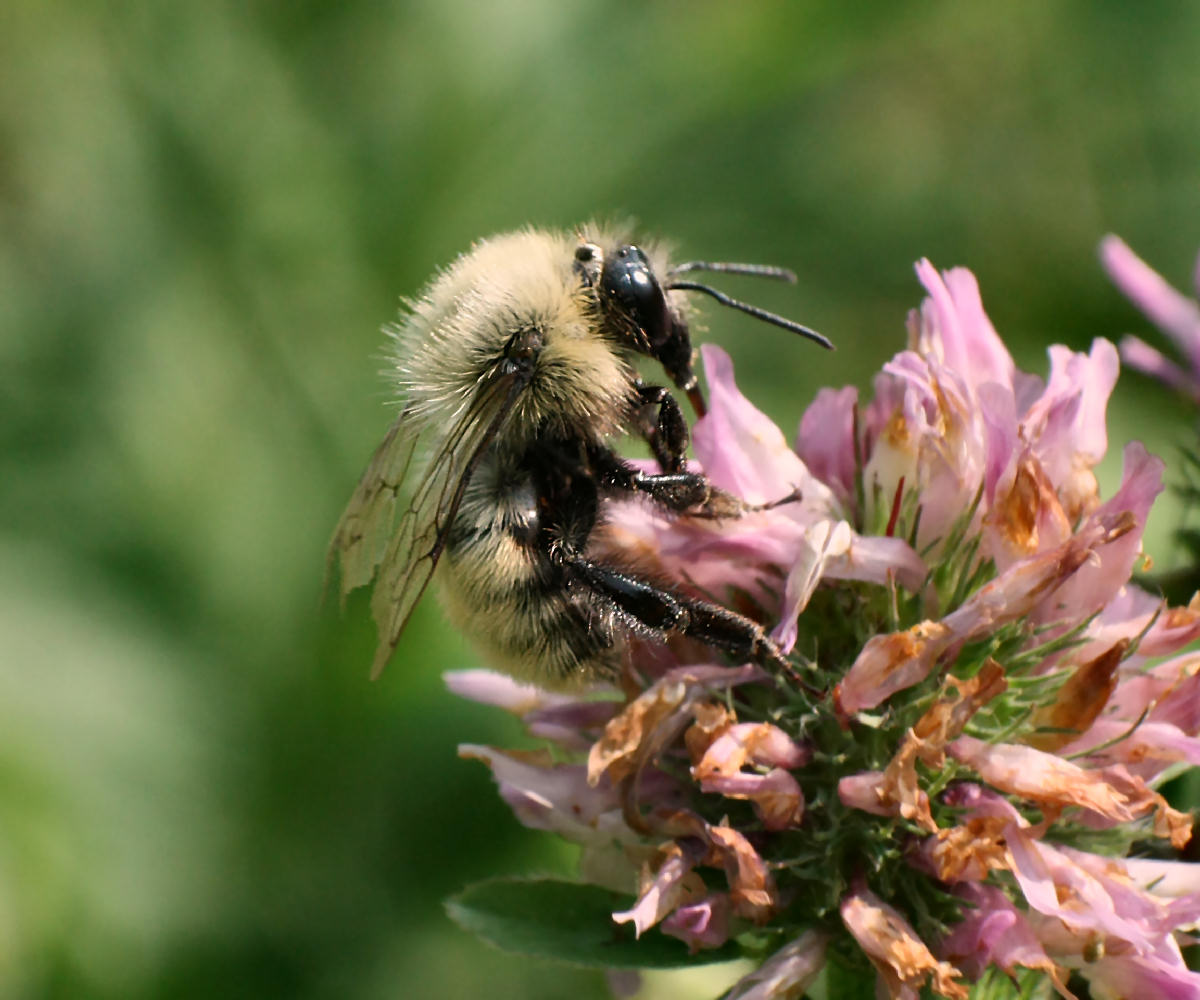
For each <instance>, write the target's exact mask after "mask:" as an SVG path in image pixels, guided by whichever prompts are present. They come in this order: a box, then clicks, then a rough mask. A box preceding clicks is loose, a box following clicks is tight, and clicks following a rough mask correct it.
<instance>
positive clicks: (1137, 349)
mask: <svg viewBox="0 0 1200 1000" xmlns="http://www.w3.org/2000/svg"><path fill="white" fill-rule="evenodd" d="M1119 347H1120V351H1121V360H1122V361H1124V362H1125V364H1127V365H1128V366H1129V367H1130V368H1136V369H1137V370H1138V371H1140V372H1143V373H1144V374H1146V375H1149V376H1150V377H1151V378H1156V379H1158V380H1159V381H1160V382H1162V383H1164V384H1166V385H1169V386H1170V387H1171V388H1172V389H1176V390H1178V391H1179V392H1182V393H1185V394H1187V395H1189V396H1193V397H1198V398H1200V384H1197V380H1196V376H1190V375H1188V373H1187V372H1185V371H1184V370H1183V369H1182V368H1180V367H1179V365H1177V364H1176V363H1175V362H1174V361H1172V360H1171V359H1170V358H1168V357H1167V356H1166V355H1165V354H1163V353H1162V352H1161V351H1159V350H1157V349H1156V348H1153V347H1151V346H1150V345H1149V344H1147V343H1146V342H1145V341H1144V340H1141V339H1139V338H1138V337H1134V336H1132V335H1129V334H1127V335H1126V336H1124V337H1122V338H1121V343H1120V345H1119Z"/></svg>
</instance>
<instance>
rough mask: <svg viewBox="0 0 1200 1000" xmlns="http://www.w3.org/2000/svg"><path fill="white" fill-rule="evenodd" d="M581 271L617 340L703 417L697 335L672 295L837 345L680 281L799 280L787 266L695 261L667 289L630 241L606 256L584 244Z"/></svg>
mask: <svg viewBox="0 0 1200 1000" xmlns="http://www.w3.org/2000/svg"><path fill="white" fill-rule="evenodd" d="M575 270H576V272H577V273H578V274H579V275H580V276H581V277H582V279H583V282H584V284H585V285H587V286H588V287H589V288H591V289H593V290H594V292H595V294H596V297H597V299H598V301H599V305H600V312H601V314H602V316H603V318H604V324H605V328H606V329H607V330H608V331H609V332H610V333H612V334H614V335H615V336H616V337H617V339H618V341H619V343H620V344H621V346H622V347H624V348H625V349H626V350H630V351H635V352H637V353H638V354H644V355H646V356H648V357H651V358H654V359H655V360H656V361H658V362H659V364H661V365H662V366H663V369H664V370H665V371H666V373H667V375H669V376H670V378H671V381H672V382H674V383H675V385H676V386H677V387H678V388H679V389H680V390H681V391H682V392H685V393H687V397H688V400H689V401H690V402H691V404H692V408H693V409H695V411H696V414H697V416H704V411H705V406H704V397H703V395H702V394H701V392H700V386H699V381H698V380H697V378H696V373H695V372H694V371H693V370H692V340H691V335H690V334H689V333H688V325H687V320H686V319H684V316H683V313H682V312H681V311H680V310H679V309H676V308H674V307H672V305H671V303H670V301H669V300H668V298H667V295H666V293H667V292H669V291H689V292H703V293H704V294H705V295H708V296H711V297H712V298H714V299H716V300H717V301H718V302H719V303H721V305H723V306H729V307H730V308H732V309H736V310H738V311H739V312H744V313H747V314H748V315H750V316H753V317H754V318H755V319H760V320H762V321H763V322H765V323H770V324H771V325H772V326H778V327H782V328H783V329H785V330H790V331H792V332H793V333H798V334H800V335H801V336H802V337H806V338H808V339H809V340H813V341H816V342H817V343H818V344H820V345H821V346H822V347H827V348H831V349H832V347H833V344H832V343H830V341H829V340H828V338H826V337H823V336H822V335H821V334H819V333H816V332H815V331H813V330H810V329H809V328H808V327H806V326H802V325H801V324H799V323H797V322H795V321H794V320H790V319H786V318H785V317H783V316H777V315H776V314H775V313H772V312H768V311H767V310H765V309H760V308H759V307H758V306H754V305H750V304H749V303H746V302H741V301H739V300H738V299H735V298H731V297H730V296H728V295H726V294H725V293H724V292H720V291H717V290H716V289H715V288H712V287H711V286H709V285H704V284H701V283H699V282H696V281H684V280H680V277H679V276H680V275H681V274H686V273H687V272H689V271H719V272H723V273H725V274H743V275H750V276H753V277H758V278H776V279H781V280H783V281H789V282H794V281H795V280H796V276H795V275H794V274H793V273H792V272H791V271H788V270H786V269H785V268H779V267H770V266H765V265H762V264H729V263H716V262H709V261H689V262H688V263H686V264H679V265H677V266H676V267H673V268H672V269H671V270H670V271H668V272H667V274H666V276H665V277H666V284H665V285H664V284H662V283H660V282H659V280H658V278H657V277H656V276H655V274H654V271H653V270H652V269H651V267H650V261H649V259H648V258H647V257H646V255H645V254H644V253H643V252H642V251H641V250H640V249H639V248H638V247H636V246H635V245H634V244H632V243H625V244H622V245H620V246H618V247H616V248H615V249H614V250H612V251H609V252H605V250H604V248H602V247H600V246H598V245H597V244H595V243H590V242H587V241H584V242H581V243H580V244H579V246H578V247H577V248H576V250H575Z"/></svg>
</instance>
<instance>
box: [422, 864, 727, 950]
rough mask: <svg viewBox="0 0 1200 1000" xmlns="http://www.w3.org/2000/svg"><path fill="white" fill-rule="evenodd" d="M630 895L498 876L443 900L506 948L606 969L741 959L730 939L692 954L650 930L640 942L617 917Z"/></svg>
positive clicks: (471, 927)
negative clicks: (713, 947)
mask: <svg viewBox="0 0 1200 1000" xmlns="http://www.w3.org/2000/svg"><path fill="white" fill-rule="evenodd" d="M631 901H632V897H630V896H623V895H621V894H620V893H616V892H610V891H609V890H607V889H601V888H598V887H597V886H594V885H582V884H579V883H576V882H559V881H555V880H553V879H524V878H499V879H490V880H488V881H486V882H477V883H475V884H474V885H470V886H467V888H465V889H464V890H463V891H462V892H460V893H459V894H458V895H456V896H452V897H451V898H450V899H448V900H446V912H447V913H449V914H450V918H451V919H452V920H453V921H454V922H455V923H457V924H458V925H459V926H460V927H462V928H463V929H464V930H468V931H471V932H472V933H473V934H477V935H479V937H481V938H483V939H484V940H485V941H487V942H489V943H490V944H493V945H495V946H496V947H497V948H501V949H503V950H504V951H510V952H516V953H517V954H521V955H530V956H534V957H536V958H549V959H555V960H557V961H560V962H570V963H571V964H573V965H586V966H597V967H603V968H609V969H670V968H676V967H680V966H687V965H704V964H707V963H709V962H726V961H729V960H731V959H734V958H738V957H739V954H740V953H739V951H738V949H737V946H736V945H734V944H733V943H732V942H729V943H727V944H725V945H723V946H722V947H720V948H717V949H713V950H708V951H701V952H699V953H697V954H695V955H689V954H688V949H687V945H685V944H684V943H683V942H682V941H679V940H676V939H675V938H672V937H668V936H667V935H665V934H663V933H661V932H659V931H658V930H653V931H650V932H649V933H648V934H646V935H645V936H643V937H642V938H641V939H640V940H639V939H637V938H635V937H634V934H633V927H632V925H631V924H618V923H615V922H614V921H613V918H612V914H613V912H614V911H617V910H625V909H628V908H629V906H630V905H631Z"/></svg>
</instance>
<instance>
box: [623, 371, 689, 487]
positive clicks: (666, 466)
mask: <svg viewBox="0 0 1200 1000" xmlns="http://www.w3.org/2000/svg"><path fill="white" fill-rule="evenodd" d="M637 399H638V402H637V411H636V414H635V420H634V429H635V430H636V431H637V433H638V435H639V436H640V437H641V438H642V439H643V440H645V442H646V443H647V444H648V445H649V446H650V451H651V452H652V453H653V455H654V458H655V460H656V461H657V462H658V467H659V468H660V469H662V471H663V472H666V473H672V472H681V471H682V470H683V464H684V460H685V458H686V456H687V448H688V426H687V421H686V420H684V419H683V412H682V411H681V410H680V409H679V404H678V403H677V402H676V401H675V397H674V396H672V395H671V393H670V392H669V391H668V390H667V389H666V388H665V387H663V386H661V385H646V384H645V383H643V382H641V381H640V380H639V381H638V383H637Z"/></svg>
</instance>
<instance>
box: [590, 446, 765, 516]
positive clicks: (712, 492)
mask: <svg viewBox="0 0 1200 1000" xmlns="http://www.w3.org/2000/svg"><path fill="white" fill-rule="evenodd" d="M588 459H589V461H590V462H591V465H592V468H593V469H594V470H595V473H596V476H597V478H598V480H599V483H600V485H601V487H602V488H604V489H606V490H624V491H626V492H629V493H641V494H644V495H645V496H648V497H649V498H650V499H651V500H653V501H654V502H655V503H657V504H660V505H661V506H663V507H665V508H667V510H670V511H674V512H675V513H676V514H688V515H690V516H691V517H708V518H719V517H739V516H740V515H742V514H744V513H745V512H746V511H747V510H748V509H749V508H747V506H746V505H745V504H744V503H743V502H742V501H741V500H739V499H738V498H737V497H735V496H734V495H733V494H732V493H726V492H725V491H724V490H722V489H720V488H719V487H716V486H714V485H713V484H712V483H710V482H709V481H708V479H707V477H705V476H703V475H701V474H700V473H698V472H663V473H658V474H654V473H646V472H642V471H641V470H640V469H638V468H637V467H636V466H634V465H631V464H630V463H629V462H626V461H625V460H624V459H623V458H621V457H620V456H619V455H617V453H616V452H614V451H613V450H612V449H611V448H608V447H607V446H605V445H602V444H594V445H592V446H590V447H589V449H588Z"/></svg>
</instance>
